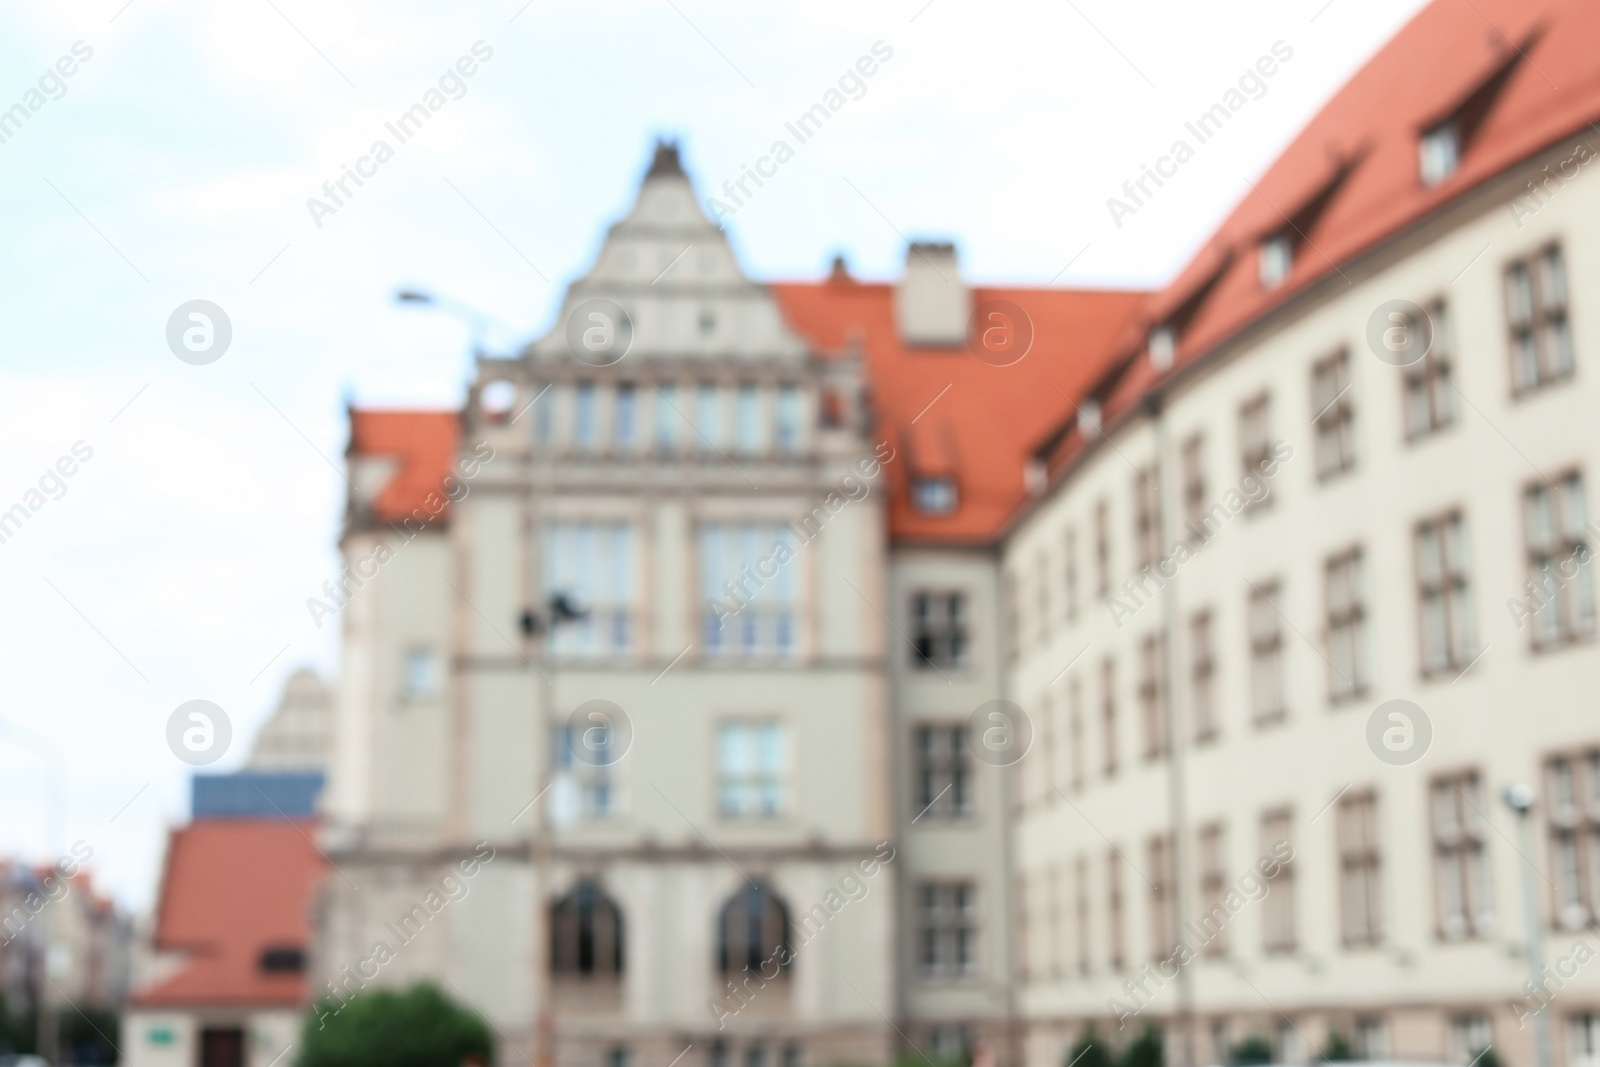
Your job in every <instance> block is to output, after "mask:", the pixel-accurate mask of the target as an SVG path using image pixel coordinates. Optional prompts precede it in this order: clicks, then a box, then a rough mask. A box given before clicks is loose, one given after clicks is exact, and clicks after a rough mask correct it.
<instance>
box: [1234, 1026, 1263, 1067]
mask: <svg viewBox="0 0 1600 1067" xmlns="http://www.w3.org/2000/svg"><path fill="white" fill-rule="evenodd" d="M1228 1060H1229V1062H1231V1063H1233V1064H1235V1065H1236V1067H1245V1065H1247V1064H1257V1063H1271V1062H1272V1042H1270V1041H1268V1040H1267V1039H1266V1038H1264V1037H1262V1036H1261V1035H1260V1034H1252V1035H1250V1036H1249V1037H1247V1038H1245V1039H1244V1040H1243V1041H1241V1042H1239V1043H1238V1044H1237V1045H1235V1046H1233V1050H1232V1051H1231V1052H1230V1053H1229V1054H1228Z"/></svg>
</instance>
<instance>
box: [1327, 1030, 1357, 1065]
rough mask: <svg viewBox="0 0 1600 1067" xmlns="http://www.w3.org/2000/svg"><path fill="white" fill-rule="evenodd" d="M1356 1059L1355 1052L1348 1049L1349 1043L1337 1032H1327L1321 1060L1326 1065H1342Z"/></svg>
mask: <svg viewBox="0 0 1600 1067" xmlns="http://www.w3.org/2000/svg"><path fill="white" fill-rule="evenodd" d="M1355 1058H1356V1054H1355V1052H1354V1051H1353V1050H1352V1049H1351V1048H1350V1041H1349V1039H1348V1038H1346V1037H1345V1036H1344V1034H1343V1033H1341V1032H1339V1031H1338V1030H1329V1031H1328V1044H1327V1047H1325V1048H1324V1049H1323V1050H1322V1059H1323V1061H1324V1062H1326V1063H1343V1062H1345V1061H1346V1060H1353V1059H1355Z"/></svg>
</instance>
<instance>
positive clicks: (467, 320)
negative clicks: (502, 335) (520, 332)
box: [394, 289, 510, 357]
mask: <svg viewBox="0 0 1600 1067" xmlns="http://www.w3.org/2000/svg"><path fill="white" fill-rule="evenodd" d="M394 301H395V303H397V304H411V305H414V306H416V307H431V308H438V309H439V310H440V311H443V312H444V313H445V314H447V315H449V316H451V317H452V318H454V319H456V320H457V321H458V322H461V323H464V324H465V325H466V327H467V328H468V329H469V330H471V331H472V354H473V356H474V357H477V356H482V355H483V354H484V346H485V345H486V344H487V343H488V342H487V338H488V334H489V328H490V327H491V326H492V327H495V328H497V329H500V330H502V331H509V329H510V328H509V327H507V326H506V324H505V323H503V322H501V321H500V320H499V319H496V318H495V317H494V316H492V315H490V314H488V313H487V312H483V311H479V310H478V309H477V308H475V307H473V306H472V305H471V304H464V303H462V302H461V301H459V300H457V299H455V298H454V297H449V296H442V295H440V294H438V293H430V292H428V291H427V290H426V289H397V290H395V294H394Z"/></svg>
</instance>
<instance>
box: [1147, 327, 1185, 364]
mask: <svg viewBox="0 0 1600 1067" xmlns="http://www.w3.org/2000/svg"><path fill="white" fill-rule="evenodd" d="M1177 351H1178V339H1177V338H1176V337H1175V336H1173V333H1172V328H1171V327H1170V326H1157V327H1156V328H1155V329H1153V330H1151V331H1150V341H1149V344H1148V355H1149V356H1150V366H1151V367H1153V368H1154V369H1156V370H1158V371H1164V370H1166V369H1168V368H1169V367H1171V366H1172V360H1173V357H1174V356H1176V355H1177Z"/></svg>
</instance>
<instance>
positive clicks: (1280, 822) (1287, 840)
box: [1261, 808, 1296, 952]
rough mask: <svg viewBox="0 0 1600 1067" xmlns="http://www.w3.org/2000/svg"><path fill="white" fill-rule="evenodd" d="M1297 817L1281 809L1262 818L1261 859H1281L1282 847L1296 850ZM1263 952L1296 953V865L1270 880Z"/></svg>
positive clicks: (1263, 910)
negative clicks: (1273, 857)
mask: <svg viewBox="0 0 1600 1067" xmlns="http://www.w3.org/2000/svg"><path fill="white" fill-rule="evenodd" d="M1292 825H1293V815H1292V813H1291V812H1290V811H1289V810H1288V809H1286V808H1281V809H1278V810H1275V811H1269V812H1267V813H1266V814H1265V815H1263V816H1262V817H1261V855H1263V856H1266V855H1279V854H1280V853H1275V852H1274V851H1273V850H1274V849H1275V848H1277V847H1278V846H1280V845H1287V846H1289V848H1291V849H1292V848H1293V846H1294V839H1293V837H1292V836H1291V832H1292ZM1261 932H1262V948H1263V949H1264V950H1265V951H1267V952H1293V951H1294V950H1295V943H1296V939H1295V915H1294V865H1293V864H1292V863H1284V864H1281V865H1280V866H1279V867H1278V873H1277V874H1275V875H1273V876H1272V877H1271V878H1268V879H1267V895H1266V896H1265V897H1264V898H1263V899H1262V901H1261Z"/></svg>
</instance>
